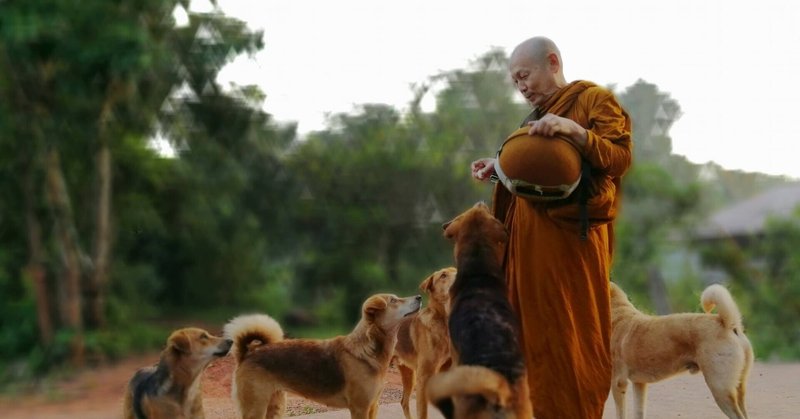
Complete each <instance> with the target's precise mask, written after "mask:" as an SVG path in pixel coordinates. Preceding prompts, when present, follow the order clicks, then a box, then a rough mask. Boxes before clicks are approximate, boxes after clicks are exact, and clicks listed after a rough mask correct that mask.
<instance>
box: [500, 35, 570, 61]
mask: <svg viewBox="0 0 800 419" xmlns="http://www.w3.org/2000/svg"><path fill="white" fill-rule="evenodd" d="M550 54H555V55H556V57H558V62H559V63H561V51H559V50H558V47H557V46H556V43H555V42H553V41H552V40H551V39H550V38H546V37H544V36H535V37H533V38H530V39H526V40H525V41H523V42H522V43H521V44H519V45H517V47H516V48H514V52H512V53H511V57H512V59H513V58H517V59H530V60H533V62H535V63H537V64H540V65H541V64H545V63H547V57H548V56H550Z"/></svg>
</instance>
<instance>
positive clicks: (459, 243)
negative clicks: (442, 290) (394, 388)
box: [427, 203, 533, 419]
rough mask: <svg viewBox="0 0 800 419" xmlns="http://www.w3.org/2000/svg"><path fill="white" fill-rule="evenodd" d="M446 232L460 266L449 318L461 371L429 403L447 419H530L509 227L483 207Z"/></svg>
mask: <svg viewBox="0 0 800 419" xmlns="http://www.w3.org/2000/svg"><path fill="white" fill-rule="evenodd" d="M444 228H445V230H444V235H445V237H447V238H448V239H450V240H452V241H454V242H455V248H454V254H455V260H456V267H457V268H458V274H457V275H456V280H455V282H454V283H453V285H452V286H451V287H450V318H449V320H448V327H449V334H450V342H451V349H450V354H451V357H452V358H453V365H455V367H454V368H453V369H451V370H449V371H447V372H443V373H439V374H436V375H435V376H433V377H432V378H431V379H430V380H429V381H428V391H427V393H428V398H429V399H430V400H431V401H432V402H433V403H434V404H435V405H436V407H438V408H439V410H441V412H442V414H443V415H444V416H445V417H446V418H448V419H450V418H458V419H473V418H474V419H478V418H487V419H489V418H493V419H497V418H523V419H529V418H531V417H532V416H533V408H532V406H531V403H530V399H529V395H528V393H529V392H528V380H527V373H526V370H525V361H524V358H523V356H522V349H521V347H520V342H519V338H518V336H519V325H518V320H517V317H516V315H515V314H514V312H513V311H512V309H511V305H510V304H509V302H508V299H507V297H506V286H505V279H504V275H503V267H502V261H503V255H504V252H505V245H506V243H507V242H508V234H507V233H506V230H505V227H504V226H503V224H502V223H501V222H500V221H499V220H497V219H496V218H494V217H493V216H492V214H491V213H490V212H489V208H487V207H486V205H484V204H483V203H478V204H477V205H475V206H474V207H472V208H471V209H469V210H467V211H466V212H464V213H463V214H461V215H459V216H458V217H456V218H455V219H453V220H452V221H450V222H449V223H446V224H445V225H444Z"/></svg>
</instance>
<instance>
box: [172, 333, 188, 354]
mask: <svg viewBox="0 0 800 419" xmlns="http://www.w3.org/2000/svg"><path fill="white" fill-rule="evenodd" d="M169 347H170V349H172V350H173V351H174V352H177V353H180V354H188V353H190V352H192V340H191V339H190V338H189V336H188V335H187V334H186V332H176V333H173V334H172V336H170V337H169Z"/></svg>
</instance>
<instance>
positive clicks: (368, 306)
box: [364, 297, 388, 320]
mask: <svg viewBox="0 0 800 419" xmlns="http://www.w3.org/2000/svg"><path fill="white" fill-rule="evenodd" d="M386 307H388V304H387V303H386V299H384V298H382V297H372V298H370V299H368V300H367V301H365V302H364V316H365V317H366V318H367V319H369V320H375V318H376V317H377V316H378V314H380V313H381V312H382V311H384V310H386Z"/></svg>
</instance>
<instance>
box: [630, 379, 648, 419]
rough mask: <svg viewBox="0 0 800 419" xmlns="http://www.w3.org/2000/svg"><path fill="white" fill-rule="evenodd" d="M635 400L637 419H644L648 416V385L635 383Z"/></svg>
mask: <svg viewBox="0 0 800 419" xmlns="http://www.w3.org/2000/svg"><path fill="white" fill-rule="evenodd" d="M633 400H634V404H635V405H636V419H644V416H645V415H646V414H647V383H633Z"/></svg>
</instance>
